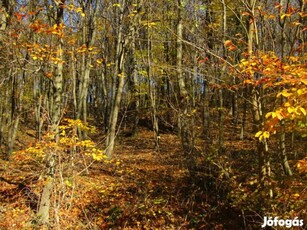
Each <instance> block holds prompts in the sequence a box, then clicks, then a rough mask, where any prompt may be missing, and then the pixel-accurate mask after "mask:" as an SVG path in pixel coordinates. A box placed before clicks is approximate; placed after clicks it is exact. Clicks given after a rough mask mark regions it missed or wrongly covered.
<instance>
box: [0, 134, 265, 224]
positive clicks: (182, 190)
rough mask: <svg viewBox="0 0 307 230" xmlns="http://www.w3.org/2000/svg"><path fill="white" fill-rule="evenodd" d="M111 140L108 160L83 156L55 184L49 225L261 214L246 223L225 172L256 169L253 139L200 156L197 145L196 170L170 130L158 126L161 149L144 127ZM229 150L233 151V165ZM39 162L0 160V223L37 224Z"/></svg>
mask: <svg viewBox="0 0 307 230" xmlns="http://www.w3.org/2000/svg"><path fill="white" fill-rule="evenodd" d="M117 142H118V144H117V147H116V150H115V154H114V158H113V160H110V161H101V162H94V163H89V162H88V163H85V161H83V162H81V163H80V165H81V166H82V167H83V168H84V169H83V170H82V167H80V171H79V173H77V174H76V175H75V176H74V179H71V180H65V181H62V187H61V186H59V188H58V189H62V190H65V191H64V192H63V191H61V192H58V193H57V191H55V194H59V195H61V197H60V196H59V197H58V198H56V199H55V198H54V201H53V202H54V204H58V206H57V208H58V210H57V213H58V214H57V215H58V216H59V217H60V218H59V219H58V221H57V222H56V221H55V220H56V217H55V216H54V214H51V217H52V219H53V220H54V223H53V224H54V225H55V226H57V225H58V226H62V227H61V228H60V229H230V230H231V229H236V230H239V229H257V228H255V227H253V226H255V224H256V226H260V224H261V219H258V220H253V221H254V223H253V224H251V223H250V222H248V220H247V219H248V217H247V216H246V214H245V213H244V212H242V211H240V210H239V209H236V208H234V206H232V205H231V203H230V202H229V199H230V198H229V194H230V192H231V191H230V189H231V186H230V184H232V183H233V182H234V181H233V178H232V176H231V175H230V174H233V175H234V174H237V173H238V172H237V170H241V169H242V168H244V169H245V174H244V173H243V170H241V172H240V175H241V180H244V179H243V178H244V177H245V176H246V175H249V178H251V179H249V180H252V179H253V178H254V177H253V176H251V175H256V169H255V168H252V167H248V165H256V164H255V157H254V155H253V154H250V153H253V152H254V146H253V143H252V141H251V140H247V141H238V140H237V141H235V142H234V143H232V142H231V141H228V142H226V149H228V150H229V149H230V148H231V151H228V153H227V151H226V154H224V155H222V156H218V157H217V156H216V155H214V154H213V155H212V154H211V155H207V156H206V157H204V156H203V154H204V153H203V152H204V151H202V150H201V151H200V152H199V157H196V158H195V159H194V160H195V163H196V168H194V170H195V171H193V170H191V169H190V170H188V166H187V165H188V164H189V156H185V155H184V154H183V152H182V148H181V143H180V140H179V138H178V136H176V135H174V134H161V143H160V150H159V151H156V150H155V148H154V140H153V133H152V131H149V130H145V129H142V130H141V131H140V133H139V134H138V135H137V136H136V137H119V139H118V141H117ZM201 144H202V143H199V145H200V146H201ZM199 148H201V147H199ZM210 152H214V151H213V150H212V149H211V150H210ZM230 155H231V157H234V158H236V161H233V162H231V164H232V165H229V164H230V162H229V158H228V157H230ZM247 155H249V156H250V157H249V158H248V157H247ZM209 158H211V159H212V158H215V161H214V163H213V164H212V165H208V162H209V161H208V159H209ZM204 159H205V160H204ZM89 164H90V165H89ZM87 166H88V168H87ZM217 169H218V170H217ZM41 170H42V169H41V167H40V166H38V165H37V164H35V162H30V163H21V162H16V161H15V162H14V161H1V162H0V178H1V180H0V229H1V230H2V229H12V230H14V229H37V228H35V212H36V206H37V200H38V197H39V194H40V191H41V188H42V181H41V180H40V173H41ZM235 180H236V181H240V179H239V178H235ZM59 184H61V183H60V182H59ZM63 184H64V186H63ZM233 186H236V184H233ZM251 186H252V183H251ZM59 204H60V205H59ZM55 206H56V205H55ZM53 208H54V207H53ZM246 218H247V219H246ZM249 221H250V220H249Z"/></svg>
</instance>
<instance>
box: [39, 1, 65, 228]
mask: <svg viewBox="0 0 307 230" xmlns="http://www.w3.org/2000/svg"><path fill="white" fill-rule="evenodd" d="M63 4H64V0H62V3H61V4H60V5H59V6H58V9H57V18H56V23H57V25H58V26H60V25H61V23H62V22H63V10H64V9H63V7H62V6H63ZM57 51H58V52H57V54H58V58H59V60H63V39H62V38H58V45H57ZM62 89H63V63H62V62H61V61H59V62H58V64H57V68H56V74H55V76H54V79H53V107H52V111H51V113H52V117H51V119H52V124H51V132H52V133H53V134H54V141H55V142H56V143H58V141H59V123H60V120H61V110H62V108H61V107H62ZM55 159H56V152H54V153H51V154H50V155H49V156H48V159H47V169H48V171H47V175H46V178H45V185H44V188H43V191H42V194H41V199H40V202H39V208H38V213H37V217H38V223H39V224H40V225H43V226H48V225H49V223H50V222H49V221H50V220H49V214H50V203H51V193H52V189H53V186H54V173H55Z"/></svg>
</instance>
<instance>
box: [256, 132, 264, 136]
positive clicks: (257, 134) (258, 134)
mask: <svg viewBox="0 0 307 230" xmlns="http://www.w3.org/2000/svg"><path fill="white" fill-rule="evenodd" d="M262 133H263V132H262V131H259V132H257V133H256V134H255V137H260V135H261V134H262Z"/></svg>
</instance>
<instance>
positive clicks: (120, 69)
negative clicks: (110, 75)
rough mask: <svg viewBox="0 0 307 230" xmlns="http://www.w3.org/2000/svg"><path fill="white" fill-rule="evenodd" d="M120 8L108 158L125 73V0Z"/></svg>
mask: <svg viewBox="0 0 307 230" xmlns="http://www.w3.org/2000/svg"><path fill="white" fill-rule="evenodd" d="M120 6H121V9H119V19H118V32H117V41H116V54H115V58H116V59H115V68H114V79H115V82H113V91H114V95H115V97H112V100H113V103H112V106H111V111H110V117H109V124H108V130H107V139H106V155H107V157H108V158H109V159H111V158H112V154H113V150H114V145H115V137H116V124H117V119H118V113H119V109H120V103H121V98H122V92H123V88H124V82H125V74H124V56H125V53H126V47H125V45H126V44H125V42H126V41H127V40H125V38H124V37H123V16H124V15H123V14H124V12H123V10H124V8H125V0H122V1H121V4H120ZM116 80H118V84H117V87H116V85H115V84H116Z"/></svg>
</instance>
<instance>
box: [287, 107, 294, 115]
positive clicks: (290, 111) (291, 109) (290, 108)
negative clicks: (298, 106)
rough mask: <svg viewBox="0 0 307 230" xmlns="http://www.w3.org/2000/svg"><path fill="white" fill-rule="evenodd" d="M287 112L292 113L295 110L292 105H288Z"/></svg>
mask: <svg viewBox="0 0 307 230" xmlns="http://www.w3.org/2000/svg"><path fill="white" fill-rule="evenodd" d="M287 111H288V113H293V112H294V111H295V109H294V108H293V106H290V107H288V108H287Z"/></svg>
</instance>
